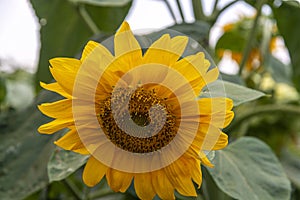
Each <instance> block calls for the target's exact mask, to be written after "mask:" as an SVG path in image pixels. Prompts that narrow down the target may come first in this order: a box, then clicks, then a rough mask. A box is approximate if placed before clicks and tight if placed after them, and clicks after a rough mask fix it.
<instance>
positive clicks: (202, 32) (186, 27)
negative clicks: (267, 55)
mask: <svg viewBox="0 0 300 200" xmlns="http://www.w3.org/2000/svg"><path fill="white" fill-rule="evenodd" d="M209 30H210V26H209V24H208V23H206V22H204V21H196V22H194V23H182V24H176V25H174V26H170V27H168V28H167V29H163V30H161V31H158V32H154V33H151V34H148V35H147V37H148V38H150V39H151V40H152V41H155V40H157V39H158V38H159V37H161V36H162V35H163V34H166V33H167V34H170V35H171V37H174V36H178V35H179V34H180V35H182V34H185V35H187V36H189V37H191V38H193V39H194V40H195V41H197V42H199V43H200V44H201V45H202V46H203V47H204V48H208V36H209ZM172 31H175V32H172ZM178 32H179V34H178Z"/></svg>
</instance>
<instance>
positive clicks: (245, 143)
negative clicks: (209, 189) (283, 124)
mask: <svg viewBox="0 0 300 200" xmlns="http://www.w3.org/2000/svg"><path fill="white" fill-rule="evenodd" d="M213 163H214V164H215V167H214V168H210V169H208V171H209V173H210V174H211V176H212V178H213V179H214V181H215V182H216V184H217V185H218V187H219V188H220V189H221V190H223V191H224V192H225V193H226V194H228V195H229V196H231V197H233V198H235V199H242V200H260V199H264V200H289V199H290V195H291V185H290V181H289V180H288V179H287V177H286V175H285V173H284V170H283V168H282V166H281V165H280V163H279V161H278V159H277V158H276V156H275V155H274V153H273V152H272V150H271V149H270V148H269V147H268V146H267V145H266V144H265V143H263V142H262V141H260V140H258V139H256V138H251V137H243V138H241V139H239V140H237V141H235V142H233V143H232V144H231V145H229V146H228V147H227V148H226V149H224V150H220V151H217V152H216V157H215V159H214V160H213Z"/></svg>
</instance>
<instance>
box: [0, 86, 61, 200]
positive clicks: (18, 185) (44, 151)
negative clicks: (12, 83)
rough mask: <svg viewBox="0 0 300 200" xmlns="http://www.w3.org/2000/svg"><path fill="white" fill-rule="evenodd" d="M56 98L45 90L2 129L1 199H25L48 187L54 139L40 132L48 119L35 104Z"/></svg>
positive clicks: (10, 118) (10, 117)
mask: <svg viewBox="0 0 300 200" xmlns="http://www.w3.org/2000/svg"><path fill="white" fill-rule="evenodd" d="M57 99H58V98H57V95H54V94H51V93H50V92H45V91H43V92H41V93H40V95H39V96H38V100H37V102H35V104H34V105H33V106H31V107H29V108H28V109H26V110H25V111H23V112H18V113H16V114H15V115H10V116H8V119H7V122H8V123H7V124H6V126H4V127H1V132H0V141H1V146H0V199H10V200H14V199H24V198H25V197H26V196H28V195H29V194H31V193H33V192H35V191H37V190H40V189H41V188H43V187H45V186H46V185H47V184H48V177H47V163H48V160H49V158H50V155H51V153H52V151H53V150H54V147H55V146H54V144H53V140H54V139H55V138H54V137H55V136H54V137H53V136H52V135H41V134H39V133H38V132H37V128H38V127H39V126H40V125H41V124H44V123H46V122H48V121H49V118H46V117H45V116H43V115H42V114H41V113H40V112H39V111H38V110H37V106H36V104H39V103H41V102H45V101H47V102H49V101H52V100H57Z"/></svg>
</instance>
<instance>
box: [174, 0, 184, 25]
mask: <svg viewBox="0 0 300 200" xmlns="http://www.w3.org/2000/svg"><path fill="white" fill-rule="evenodd" d="M176 3H177V7H178V9H179V13H180V16H181V19H182V22H185V19H184V15H183V11H182V8H181V5H180V2H179V0H176Z"/></svg>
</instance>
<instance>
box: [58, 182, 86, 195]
mask: <svg viewBox="0 0 300 200" xmlns="http://www.w3.org/2000/svg"><path fill="white" fill-rule="evenodd" d="M62 183H64V185H65V186H66V187H67V188H68V189H69V191H70V192H71V193H72V195H73V196H74V198H75V199H76V200H81V199H82V196H83V195H82V194H81V192H80V191H79V190H78V188H77V187H76V185H75V184H74V183H73V182H72V181H70V180H68V179H64V180H62Z"/></svg>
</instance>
